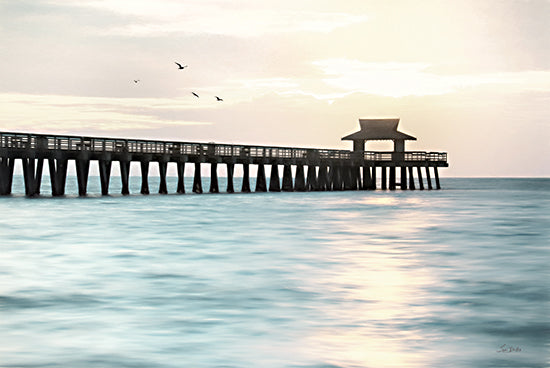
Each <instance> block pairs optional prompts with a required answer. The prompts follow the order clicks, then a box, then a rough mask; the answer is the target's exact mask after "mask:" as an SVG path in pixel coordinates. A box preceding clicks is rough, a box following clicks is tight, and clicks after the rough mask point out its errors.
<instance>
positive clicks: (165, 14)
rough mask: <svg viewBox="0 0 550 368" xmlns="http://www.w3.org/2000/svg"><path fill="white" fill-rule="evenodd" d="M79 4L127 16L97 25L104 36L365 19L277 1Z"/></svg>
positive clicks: (273, 30) (257, 29)
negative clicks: (122, 21)
mask: <svg viewBox="0 0 550 368" xmlns="http://www.w3.org/2000/svg"><path fill="white" fill-rule="evenodd" d="M79 6H83V7H89V8H94V9H101V10H104V11H108V12H112V13H116V14H119V15H125V16H127V18H125V19H128V22H127V23H126V24H123V25H118V26H112V27H107V28H102V29H98V32H99V33H101V34H104V35H121V36H136V37H152V36H165V35H170V34H172V35H173V34H187V35H193V34H202V33H207V34H219V35H225V36H235V37H258V36H262V35H266V34H277V33H293V32H331V31H332V30H334V29H336V28H340V27H346V26H349V25H352V24H357V23H361V22H365V21H366V20H367V17H366V16H365V15H361V14H350V13H344V12H330V11H326V12H323V11H313V10H298V9H289V8H287V7H284V6H281V5H280V4H279V6H277V7H273V6H272V7H270V8H263V7H261V6H258V5H257V4H256V3H255V2H240V3H239V4H238V6H228V5H227V3H226V2H220V1H212V0H210V1H209V0H203V1H198V2H197V1H186V2H174V1H167V0H162V1H155V2H152V1H132V3H131V5H129V4H128V2H127V1H124V0H110V1H83V2H79Z"/></svg>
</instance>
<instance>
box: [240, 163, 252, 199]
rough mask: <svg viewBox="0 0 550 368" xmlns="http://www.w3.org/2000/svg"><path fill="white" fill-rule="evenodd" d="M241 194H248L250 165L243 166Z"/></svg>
mask: <svg viewBox="0 0 550 368" xmlns="http://www.w3.org/2000/svg"><path fill="white" fill-rule="evenodd" d="M241 192H243V193H250V164H248V163H244V164H243V186H242V188H241Z"/></svg>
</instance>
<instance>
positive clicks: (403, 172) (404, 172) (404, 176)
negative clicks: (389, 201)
mask: <svg viewBox="0 0 550 368" xmlns="http://www.w3.org/2000/svg"><path fill="white" fill-rule="evenodd" d="M406 189H407V168H406V167H405V166H401V190H406Z"/></svg>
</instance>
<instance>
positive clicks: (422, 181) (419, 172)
mask: <svg viewBox="0 0 550 368" xmlns="http://www.w3.org/2000/svg"><path fill="white" fill-rule="evenodd" d="M416 173H417V174H418V187H419V188H420V190H424V179H422V170H421V169H420V166H417V167H416Z"/></svg>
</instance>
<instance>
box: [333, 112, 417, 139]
mask: <svg viewBox="0 0 550 368" xmlns="http://www.w3.org/2000/svg"><path fill="white" fill-rule="evenodd" d="M359 125H360V126H361V130H359V131H357V132H355V133H352V134H350V135H347V136H345V137H343V138H342V140H349V141H353V140H360V139H362V140H366V141H369V140H372V141H376V140H396V139H403V140H413V141H415V140H416V138H415V137H413V136H411V135H408V134H405V133H402V132H399V131H398V130H397V125H399V118H394V119H359Z"/></svg>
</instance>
